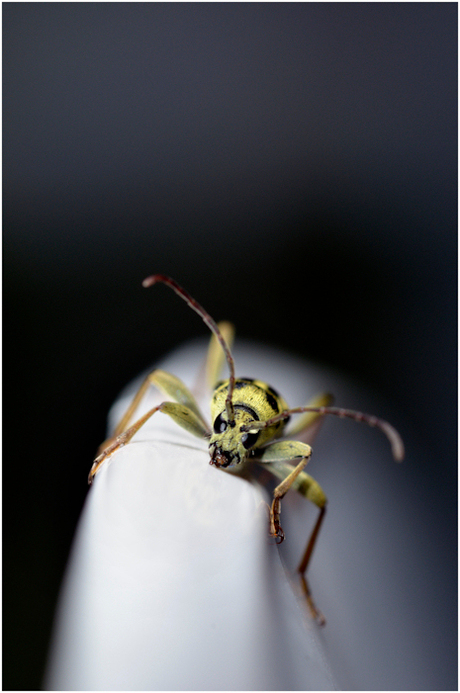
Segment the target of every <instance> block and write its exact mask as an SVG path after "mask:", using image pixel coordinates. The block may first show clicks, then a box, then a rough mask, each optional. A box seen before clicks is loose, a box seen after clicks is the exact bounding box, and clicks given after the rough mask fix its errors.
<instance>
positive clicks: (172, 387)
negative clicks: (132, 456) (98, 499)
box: [98, 370, 207, 453]
mask: <svg viewBox="0 0 460 693" xmlns="http://www.w3.org/2000/svg"><path fill="white" fill-rule="evenodd" d="M151 385H153V386H154V387H156V388H157V389H158V390H160V392H162V393H163V394H164V395H167V396H168V397H171V398H172V399H173V400H174V401H175V402H179V403H180V404H183V405H185V406H186V407H188V409H190V410H191V411H193V412H194V414H195V415H196V416H197V417H198V418H199V419H200V421H201V422H202V424H203V427H205V428H206V429H207V424H206V422H205V420H204V418H203V416H202V414H201V412H200V409H199V407H198V404H197V402H196V400H195V398H194V396H193V395H192V393H191V392H190V390H189V389H188V388H187V386H186V385H184V383H183V382H182V381H181V380H179V378H177V377H176V376H175V375H172V374H171V373H167V372H166V371H161V370H155V371H152V373H149V375H148V376H147V377H146V378H145V380H144V382H143V383H142V385H141V386H140V388H139V390H138V391H137V392H136V394H135V395H134V397H133V399H132V401H131V404H130V405H129V407H128V409H127V410H126V412H125V414H124V415H123V417H122V419H121V420H120V421H119V423H118V424H117V426H116V428H115V430H114V432H113V435H112V436H110V438H107V439H106V440H104V442H103V443H101V445H100V446H99V449H98V452H99V453H102V451H103V450H105V449H106V448H107V447H108V446H109V445H111V443H113V442H115V441H116V440H117V438H118V436H119V435H120V434H122V433H123V432H124V431H125V430H126V429H127V428H128V424H129V423H130V421H131V420H132V418H133V416H134V413H135V412H136V410H137V408H138V406H139V404H140V403H141V400H142V398H143V397H144V395H145V393H146V392H147V390H148V389H149V387H150V386H151Z"/></svg>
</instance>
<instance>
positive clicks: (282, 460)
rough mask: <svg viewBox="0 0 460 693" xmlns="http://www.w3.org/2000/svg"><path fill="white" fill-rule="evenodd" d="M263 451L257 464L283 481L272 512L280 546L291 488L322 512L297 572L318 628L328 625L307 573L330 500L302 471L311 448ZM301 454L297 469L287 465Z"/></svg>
mask: <svg viewBox="0 0 460 693" xmlns="http://www.w3.org/2000/svg"><path fill="white" fill-rule="evenodd" d="M305 448H308V450H305ZM263 452H264V454H263V455H262V456H261V457H260V459H257V462H264V463H270V467H269V469H270V471H271V473H272V474H274V475H275V476H277V477H278V478H279V479H282V480H283V481H282V482H281V484H279V485H278V486H277V487H276V488H275V491H274V498H273V503H272V506H271V511H270V534H271V535H272V536H276V537H277V539H279V541H278V543H281V542H282V541H283V539H284V532H283V530H282V529H281V527H280V524H279V516H280V510H281V498H282V497H283V496H284V495H285V494H286V493H287V491H288V490H289V489H291V488H292V489H293V490H295V491H297V492H298V493H301V494H302V496H304V497H305V498H307V500H309V501H311V502H312V503H314V504H315V505H316V506H317V507H318V508H319V510H320V512H319V515H318V518H317V520H316V523H315V526H314V528H313V531H312V533H311V535H310V537H309V539H308V543H307V547H306V549H305V551H304V554H303V556H302V560H301V561H300V563H299V566H298V568H297V572H298V573H299V576H300V584H301V587H302V591H303V593H304V596H305V599H306V601H307V605H308V608H309V611H310V614H311V616H312V618H313V619H314V620H315V621H316V622H317V623H318V625H320V626H323V625H324V624H325V623H326V619H325V618H324V616H323V614H322V613H321V611H320V610H319V609H318V608H317V606H316V604H315V602H314V600H313V596H312V593H311V590H310V586H309V584H308V580H307V578H306V572H307V569H308V566H309V564H310V559H311V556H312V553H313V549H314V547H315V545H316V540H317V538H318V534H319V530H320V528H321V525H322V523H323V520H324V516H325V513H326V505H327V498H326V496H325V494H324V491H323V489H322V488H321V486H320V485H319V484H318V482H317V481H315V479H313V477H311V476H310V475H309V474H307V473H306V472H304V471H303V469H304V467H305V465H306V463H307V462H308V459H309V457H310V455H311V448H310V446H308V445H305V444H304V443H298V442H294V441H283V442H281V443H273V444H272V445H269V446H267V448H265V449H264V451H263ZM289 453H290V457H289ZM302 453H303V455H304V457H303V458H302V459H301V460H300V462H299V464H297V466H296V467H293V466H292V465H291V464H289V463H288V460H289V459H291V460H294V459H296V458H297V457H299V456H300V455H301V454H302ZM308 453H309V454H308ZM286 486H287V488H286ZM281 494H282V495H281Z"/></svg>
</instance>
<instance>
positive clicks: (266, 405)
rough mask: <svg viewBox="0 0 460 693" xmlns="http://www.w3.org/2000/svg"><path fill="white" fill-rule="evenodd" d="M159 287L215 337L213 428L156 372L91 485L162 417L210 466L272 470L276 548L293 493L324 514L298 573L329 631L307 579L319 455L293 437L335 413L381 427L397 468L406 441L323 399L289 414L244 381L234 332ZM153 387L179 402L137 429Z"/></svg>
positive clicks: (267, 389) (183, 390)
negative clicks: (205, 450) (204, 444)
mask: <svg viewBox="0 0 460 693" xmlns="http://www.w3.org/2000/svg"><path fill="white" fill-rule="evenodd" d="M157 283H163V284H166V285H167V286H169V287H170V288H171V289H172V290H173V291H175V292H176V294H177V295H178V296H180V298H182V299H183V300H184V301H185V302H186V303H187V304H188V305H189V306H190V308H192V309H193V310H194V311H195V312H196V313H198V315H200V317H201V318H202V319H203V321H204V322H205V324H206V325H207V326H208V327H209V329H210V330H211V332H212V337H211V343H210V347H209V351H208V357H207V380H208V383H209V384H210V385H211V387H212V388H213V395H212V399H211V407H210V408H211V421H212V426H209V424H208V423H207V421H206V419H205V418H204V416H203V415H202V413H201V411H200V409H199V407H198V404H197V402H196V399H195V397H194V396H193V395H192V393H191V392H190V390H189V389H188V388H187V387H186V385H185V384H184V383H183V382H182V381H181V380H179V378H177V377H176V376H174V375H172V374H171V373H167V372H166V371H162V370H158V369H157V370H155V371H153V372H152V373H150V374H149V375H148V376H147V377H146V378H145V380H144V382H143V383H142V385H141V387H140V388H139V390H138V391H137V393H136V394H135V396H134V398H133V400H132V402H131V404H130V405H129V407H128V409H127V411H126V413H125V414H124V416H123V417H122V419H121V421H120V422H119V423H118V425H117V427H116V429H115V431H114V433H113V435H112V436H111V437H110V438H109V439H107V440H106V441H104V443H102V445H101V446H100V448H99V450H98V453H99V454H98V456H97V457H96V459H95V460H94V462H93V465H92V467H91V470H90V473H89V476H88V483H89V484H91V483H92V482H93V480H94V478H95V476H96V475H97V473H98V472H99V470H100V469H101V467H102V465H103V464H104V462H106V461H107V460H108V459H109V458H110V457H111V456H112V455H113V454H114V453H115V452H116V451H117V450H119V449H120V448H122V447H123V446H124V445H126V444H127V443H129V441H130V440H131V438H132V437H133V436H134V435H135V433H137V431H138V430H139V429H140V428H141V427H142V426H143V425H144V424H145V422H146V421H148V419H150V417H151V416H153V415H154V414H155V413H156V412H158V411H160V412H162V413H163V414H167V415H168V416H169V417H171V419H172V420H173V421H174V422H175V423H177V424H178V425H179V426H181V427H182V428H184V429H186V430H187V431H188V432H189V433H191V434H192V435H195V436H197V437H199V438H201V439H205V440H207V441H208V442H209V454H210V464H211V465H213V466H214V467H217V468H218V469H223V470H224V471H227V472H231V473H237V474H241V475H244V474H245V473H246V472H247V471H248V468H249V467H250V466H251V465H252V464H253V463H258V464H260V465H268V469H269V471H270V472H271V473H272V474H273V475H274V476H275V477H277V478H278V479H281V481H280V483H279V484H278V485H277V486H276V487H275V489H274V491H273V499H272V503H271V506H270V511H269V523H270V524H269V533H270V536H271V537H273V538H274V539H275V540H276V542H277V543H281V542H282V541H283V540H284V532H283V530H282V528H281V525H280V512H281V500H282V498H283V497H284V496H285V495H286V493H287V492H288V491H289V490H290V489H291V488H292V489H294V490H296V491H298V492H299V493H301V494H302V495H303V496H305V497H306V498H307V499H308V500H309V501H311V502H312V503H314V505H316V506H317V507H318V508H319V511H320V512H319V515H318V517H317V520H316V523H315V525H314V528H313V530H312V533H311V535H310V537H309V539H308V543H307V547H306V549H305V552H304V554H303V557H302V560H301V562H300V564H299V566H298V572H299V575H300V578H301V584H302V587H303V591H304V594H305V596H306V599H307V603H308V606H309V609H310V612H311V614H312V616H313V617H314V618H315V620H316V621H317V622H318V623H319V624H321V625H322V624H324V622H325V620H324V617H323V615H322V614H321V612H320V611H319V610H318V609H317V607H316V606H315V604H314V601H313V598H312V596H311V592H310V589H309V586H308V582H307V579H306V577H305V575H306V572H307V568H308V565H309V562H310V558H311V555H312V552H313V549H314V546H315V543H316V540H317V537H318V533H319V530H320V528H321V525H322V522H323V520H324V515H325V512H326V506H327V498H326V496H325V494H324V491H323V489H322V488H321V486H320V485H319V484H318V482H317V481H315V480H314V479H313V478H312V477H311V476H310V475H309V474H307V473H306V472H305V471H304V468H305V466H306V465H307V463H308V461H309V459H310V457H311V454H312V449H311V447H310V445H308V444H307V443H304V442H301V441H300V440H291V439H290V438H291V436H299V435H301V434H304V433H305V431H307V430H311V429H312V427H313V425H314V424H315V423H317V422H318V421H319V419H320V418H321V417H322V416H324V415H326V414H330V415H334V416H339V417H346V418H350V419H353V420H354V421H362V422H364V423H366V424H368V425H369V426H375V427H376V428H379V429H380V430H381V431H382V432H383V433H384V434H385V435H386V436H387V438H388V440H389V442H390V444H391V449H392V452H393V457H394V459H395V460H396V461H398V462H399V461H401V460H402V459H403V457H404V444H403V442H402V439H401V437H400V435H399V433H398V432H397V431H396V430H395V428H393V426H391V425H390V424H389V423H388V422H386V421H384V420H382V419H380V418H377V417H375V416H370V415H369V414H364V413H362V412H357V411H352V410H350V409H342V408H339V407H332V406H330V404H331V402H332V397H331V395H328V394H320V395H318V396H317V397H315V398H314V399H313V400H312V401H310V402H309V403H308V404H307V405H305V406H302V407H295V408H293V409H289V407H288V405H287V403H286V402H285V400H284V399H283V397H282V396H281V395H280V394H278V392H277V391H276V390H275V389H274V388H273V387H271V386H270V385H269V384H268V383H265V382H263V381H261V380H256V379H252V378H237V377H236V376H235V365H234V360H233V356H232V353H231V351H230V348H231V344H232V342H233V335H234V329H233V326H232V325H231V324H230V323H228V322H221V323H219V324H217V323H216V322H215V321H214V320H213V318H212V317H211V316H210V315H209V313H208V312H207V311H206V310H205V309H204V308H203V307H202V306H201V305H200V304H199V303H198V302H197V301H196V300H195V299H194V298H193V297H192V296H191V295H190V294H189V293H188V292H187V291H186V290H185V289H183V288H182V287H181V286H180V285H179V284H178V283H177V282H176V281H175V280H174V279H171V277H168V276H166V275H163V274H155V275H152V276H150V277H147V279H145V280H144V281H143V283H142V284H143V286H144V287H145V288H148V287H150V286H153V285H154V284H157ZM224 359H225V360H226V362H227V366H228V370H229V377H228V379H226V380H224V381H222V380H219V379H218V378H219V374H220V370H221V368H222V365H223V362H224ZM152 385H153V386H155V387H156V388H157V389H159V390H160V391H161V392H162V393H164V394H165V395H166V396H167V397H169V398H171V399H172V400H173V401H170V400H167V401H164V402H162V403H161V404H159V405H158V406H155V407H153V408H152V409H150V410H149V411H148V412H147V413H146V414H144V415H143V416H142V417H140V418H139V419H138V420H137V421H135V423H133V424H131V421H132V419H133V417H134V414H135V412H136V410H137V408H138V406H139V404H140V402H141V400H142V398H143V396H144V394H145V393H146V391H147V390H148V388H149V387H150V386H152ZM293 414H301V416H300V417H299V418H298V419H297V421H296V422H295V423H294V424H293V425H292V426H291V427H290V428H289V430H288V432H287V435H288V437H287V438H286V437H285V435H284V434H285V429H286V427H287V426H288V423H289V421H290V419H291V416H292V415H293ZM130 424H131V425H130Z"/></svg>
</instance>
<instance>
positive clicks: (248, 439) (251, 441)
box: [241, 431, 260, 450]
mask: <svg viewBox="0 0 460 693" xmlns="http://www.w3.org/2000/svg"><path fill="white" fill-rule="evenodd" d="M259 434H260V431H257V432H256V433H243V435H242V436H241V442H242V443H243V446H244V447H245V448H246V450H249V448H252V447H254V445H255V444H256V441H257V438H258V437H259Z"/></svg>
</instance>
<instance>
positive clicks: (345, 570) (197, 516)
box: [46, 344, 435, 690]
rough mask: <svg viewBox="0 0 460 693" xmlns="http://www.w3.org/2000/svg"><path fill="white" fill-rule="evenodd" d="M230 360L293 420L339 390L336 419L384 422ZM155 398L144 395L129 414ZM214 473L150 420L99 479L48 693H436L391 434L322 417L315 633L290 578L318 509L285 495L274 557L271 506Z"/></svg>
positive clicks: (270, 360)
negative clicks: (341, 411)
mask: <svg viewBox="0 0 460 693" xmlns="http://www.w3.org/2000/svg"><path fill="white" fill-rule="evenodd" d="M204 348H205V347H204V345H202V344H198V345H189V346H186V347H184V348H182V349H180V350H178V351H177V352H175V353H174V354H173V355H172V356H171V357H170V358H169V359H167V360H166V361H165V362H163V363H161V364H159V365H160V367H161V368H164V369H166V370H170V371H171V372H173V373H175V374H176V375H178V376H179V377H181V378H182V379H183V380H184V381H185V382H186V383H187V384H188V385H189V386H190V385H192V384H193V382H194V379H195V376H196V373H197V370H198V367H199V365H200V364H201V361H202V358H203V355H204ZM235 360H236V366H237V375H240V376H252V377H259V378H262V379H266V380H268V382H270V384H272V385H273V386H274V387H275V388H276V389H279V390H280V391H281V392H282V393H283V395H284V396H285V397H286V399H287V401H288V402H289V404H290V405H291V406H296V405H299V404H302V403H304V402H305V401H306V399H307V398H308V397H310V396H311V395H313V394H315V393H316V392H317V391H319V390H333V391H334V392H335V393H336V394H337V395H338V398H337V402H338V403H339V404H341V405H346V406H349V407H355V408H358V407H359V408H360V409H366V408H367V407H368V405H370V406H371V412H372V413H375V414H377V415H381V416H383V417H385V416H388V412H385V411H382V410H381V409H380V410H376V409H375V406H376V405H375V404H374V408H372V404H371V403H369V402H366V401H363V399H362V397H361V396H358V395H357V394H356V392H355V391H353V390H352V389H350V388H347V386H346V385H344V384H343V383H340V382H339V381H338V380H337V378H335V377H334V376H332V375H331V374H328V373H325V372H324V371H321V370H318V369H313V368H311V367H307V366H305V365H303V364H301V363H300V362H298V361H296V360H294V359H291V358H290V357H286V356H285V355H280V354H279V353H277V352H274V351H271V350H267V349H261V348H259V347H257V348H251V347H246V348H242V349H238V348H236V349H235ZM130 389H131V390H132V389H133V385H131V386H130ZM127 397H128V395H127V394H126V393H125V394H124V395H122V397H121V398H120V400H119V401H118V402H117V403H116V405H115V406H114V408H113V409H112V411H111V420H112V421H113V420H114V419H115V420H116V419H117V418H119V416H120V413H121V412H123V410H124V409H125V408H126V402H127ZM357 397H358V400H359V401H357ZM158 401H161V396H160V398H159V395H158V393H155V392H153V390H152V392H151V393H150V394H149V396H148V399H147V398H146V401H145V402H144V403H143V405H142V408H141V409H140V411H139V413H141V411H145V410H147V409H148V408H150V407H152V406H154V405H155V403H157V402H158ZM204 411H205V412H206V415H207V414H208V410H207V408H206V409H204ZM393 423H395V424H396V425H398V422H397V421H393ZM316 461H317V463H316V464H315V462H316ZM208 462H209V456H208V454H207V450H206V444H205V443H204V442H202V441H200V440H199V439H196V438H193V437H192V436H190V435H189V434H187V432H185V431H183V430H182V429H180V428H178V427H177V426H176V425H175V424H173V423H172V422H171V421H170V420H169V419H168V417H166V416H164V415H161V414H158V415H155V416H154V417H153V418H152V419H151V420H150V421H149V422H148V423H147V424H146V425H145V426H144V427H143V428H142V429H141V430H140V431H139V432H138V433H137V434H136V436H135V437H134V438H133V441H132V443H131V444H129V445H128V446H126V447H125V448H123V449H122V450H121V451H120V452H119V453H117V454H116V455H115V456H114V457H113V459H112V460H111V462H110V464H108V465H106V466H105V468H103V469H102V471H101V473H100V474H99V475H98V477H97V478H96V480H95V482H94V484H93V487H92V488H91V490H90V493H89V494H88V498H87V502H86V506H85V509H84V512H83V515H82V519H81V522H80V526H79V528H78V532H77V535H76V538H75V543H74V548H73V552H72V556H71V560H70V563H69V567H68V570H67V576H66V579H65V583H64V586H63V590H62V595H61V599H60V606H59V610H58V616H57V621H56V628H55V634H54V641H53V642H54V644H53V648H52V652H51V657H50V664H49V668H48V675H47V682H46V683H47V687H48V688H49V689H59V690H308V689H310V690H323V689H326V690H327V689H331V688H333V687H335V686H337V687H339V688H352V689H373V688H374V689H404V688H412V689H423V688H425V689H426V688H430V687H432V685H431V683H432V681H433V679H432V674H431V672H430V664H429V661H428V660H424V659H423V652H424V645H423V643H422V637H421V634H420V631H419V630H418V629H417V623H418V619H419V618H420V605H419V604H418V603H415V602H414V601H413V600H411V599H410V589H411V588H413V585H414V579H415V580H416V579H417V578H416V575H417V571H418V566H419V565H420V561H422V560H424V556H425V554H423V556H422V555H421V552H422V551H424V550H426V546H422V543H421V541H420V540H421V537H422V534H423V532H424V527H423V521H422V520H420V518H419V515H418V514H417V513H418V510H417V508H416V507H415V505H414V503H412V501H411V497H410V488H411V480H410V475H408V474H407V469H406V470H405V468H404V465H403V466H401V465H396V464H395V463H394V462H393V461H392V458H391V453H390V449H389V445H388V443H387V441H386V440H385V438H384V436H383V435H382V434H379V432H377V431H375V430H371V429H367V428H366V427H365V426H362V425H357V424H355V423H353V422H344V421H339V420H332V417H330V420H328V421H326V422H325V424H324V426H323V430H322V431H321V433H320V435H319V437H318V440H317V441H316V442H315V445H314V456H313V461H312V462H311V464H310V466H309V471H310V472H311V473H312V474H313V475H314V476H315V478H317V479H318V480H319V481H320V483H322V485H323V487H324V489H325V491H326V493H327V495H328V497H329V501H330V503H329V510H328V513H327V515H326V520H325V524H324V528H323V530H322V532H321V535H320V538H319V543H318V546H317V548H316V549H315V554H314V557H313V560H312V565H311V572H310V582H311V586H312V588H313V591H314V595H315V598H316V601H317V603H318V605H319V606H320V608H321V609H322V610H323V611H324V612H325V614H326V617H327V621H328V623H327V625H326V627H325V628H324V629H322V630H321V629H318V628H317V627H316V625H315V624H313V623H312V622H311V620H310V619H309V617H308V614H307V611H306V609H305V608H304V605H303V604H302V603H300V602H299V601H298V599H297V598H296V597H295V596H294V592H293V591H292V589H291V584H290V582H289V580H288V579H287V577H286V574H285V570H284V567H283V564H284V565H286V566H287V567H288V568H291V567H294V566H295V564H296V562H297V561H298V559H299V556H300V554H301V552H302V550H303V548H304V545H305V543H306V539H307V537H308V527H311V525H312V523H313V521H314V518H315V517H316V509H314V508H312V507H311V506H310V507H309V506H308V503H307V502H306V501H305V500H304V499H302V498H301V497H300V496H298V495H297V494H294V493H293V494H288V496H287V497H286V499H285V501H283V508H282V516H281V520H282V526H283V528H284V530H285V533H286V541H285V542H284V544H283V545H282V546H281V551H279V550H278V548H277V547H276V545H275V544H272V543H270V542H269V541H268V540H267V527H268V524H267V515H266V507H265V506H264V504H263V503H262V502H261V501H262V500H263V499H264V498H265V499H267V498H268V497H267V496H266V495H265V494H264V492H263V491H262V490H261V489H260V488H259V487H258V486H257V485H255V484H251V483H249V482H247V481H245V480H242V479H239V478H237V477H234V476H231V475H229V474H226V473H223V472H222V471H220V470H217V469H215V468H213V467H210V465H209V463H208ZM87 466H88V467H89V464H88V465H87ZM85 472H86V470H85V469H83V470H82V473H83V474H84V473H85ZM414 517H415V518H416V520H415V527H414ZM409 518H411V521H412V530H411V529H410V528H409V529H408V520H409ZM417 518H418V520H417ZM417 521H418V522H419V524H420V526H419V527H417ZM419 543H420V546H419ZM280 558H281V560H280ZM433 687H435V686H433Z"/></svg>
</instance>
